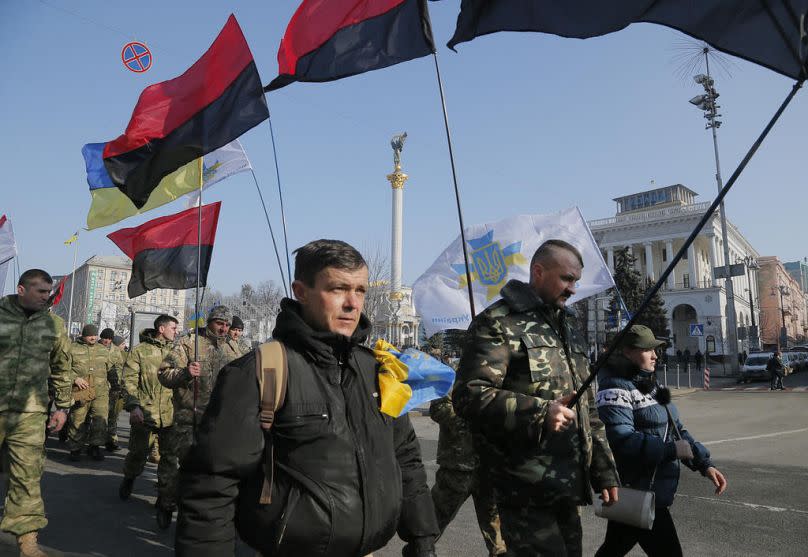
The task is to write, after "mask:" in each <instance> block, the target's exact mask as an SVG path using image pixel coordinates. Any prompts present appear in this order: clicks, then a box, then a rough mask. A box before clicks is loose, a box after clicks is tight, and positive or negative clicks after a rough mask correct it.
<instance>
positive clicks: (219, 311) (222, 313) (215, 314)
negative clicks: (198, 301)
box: [208, 306, 231, 323]
mask: <svg viewBox="0 0 808 557" xmlns="http://www.w3.org/2000/svg"><path fill="white" fill-rule="evenodd" d="M214 319H221V320H222V321H224V322H225V323H230V321H231V314H230V310H229V309H228V308H227V306H216V307H215V308H213V309H212V310H210V313H208V323H210V322H211V321H213V320H214Z"/></svg>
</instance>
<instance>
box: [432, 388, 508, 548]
mask: <svg viewBox="0 0 808 557" xmlns="http://www.w3.org/2000/svg"><path fill="white" fill-rule="evenodd" d="M429 417H430V418H432V420H433V421H434V422H435V423H437V424H439V425H440V435H439V436H438V466H439V468H438V471H437V473H436V474H435V484H434V485H433V486H432V492H431V494H432V503H433V504H434V505H435V514H436V515H437V518H438V527H439V528H440V531H441V534H443V531H444V530H445V529H446V527H447V526H448V525H449V523H450V522H451V521H452V520H454V518H455V516H456V515H457V511H459V510H460V507H462V506H463V503H465V502H466V499H468V498H469V495H471V497H472V500H473V501H474V510H475V512H476V513H477V524H478V525H479V526H480V532H481V533H482V535H483V540H484V541H485V546H486V548H487V549H488V554H489V555H491V556H493V555H504V554H505V542H504V541H503V540H502V534H501V533H500V527H499V511H498V510H497V502H496V499H495V498H494V489H493V486H492V485H491V482H490V478H488V476H487V475H486V474H480V470H479V468H480V457H479V455H478V454H477V450H476V449H475V448H474V443H473V439H472V433H471V429H470V428H469V426H468V424H467V423H466V420H464V419H463V418H461V417H460V416H458V415H457V414H456V413H455V411H454V406H452V399H451V398H450V397H448V396H444V397H441V398H439V399H436V400H433V401H432V403H431V404H430V405H429Z"/></svg>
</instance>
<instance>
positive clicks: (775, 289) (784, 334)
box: [772, 284, 791, 349]
mask: <svg viewBox="0 0 808 557" xmlns="http://www.w3.org/2000/svg"><path fill="white" fill-rule="evenodd" d="M778 293H779V294H780V318H781V319H782V326H781V328H780V340H779V342H778V344H779V345H780V348H781V349H783V348H788V329H786V306H785V303H784V302H783V297H785V296H791V292H790V291H789V289H788V286H785V285H783V284H780V285H778V286H772V296H777V294H778Z"/></svg>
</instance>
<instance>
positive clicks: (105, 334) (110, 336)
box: [101, 327, 115, 340]
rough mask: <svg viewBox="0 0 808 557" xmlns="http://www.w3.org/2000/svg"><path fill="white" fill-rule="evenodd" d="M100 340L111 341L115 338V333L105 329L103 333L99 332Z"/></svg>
mask: <svg viewBox="0 0 808 557" xmlns="http://www.w3.org/2000/svg"><path fill="white" fill-rule="evenodd" d="M101 338H103V339H105V340H112V339H114V338H115V331H113V330H112V329H110V328H109V327H107V328H106V329H104V330H103V331H101Z"/></svg>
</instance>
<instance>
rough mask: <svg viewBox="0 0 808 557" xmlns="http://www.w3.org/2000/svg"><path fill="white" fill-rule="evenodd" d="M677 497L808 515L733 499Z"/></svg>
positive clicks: (679, 495)
mask: <svg viewBox="0 0 808 557" xmlns="http://www.w3.org/2000/svg"><path fill="white" fill-rule="evenodd" d="M677 497H686V498H688V499H699V500H701V501H708V502H710V503H719V504H721V505H730V506H732V507H746V508H749V509H754V510H758V509H762V510H764V511H771V512H776V513H783V512H790V513H798V514H808V511H804V510H801V509H789V508H786V507H772V506H771V505H759V504H758V503H744V502H743V501H733V500H731V499H716V498H715V497H700V496H698V495H682V494H678V495H677Z"/></svg>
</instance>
